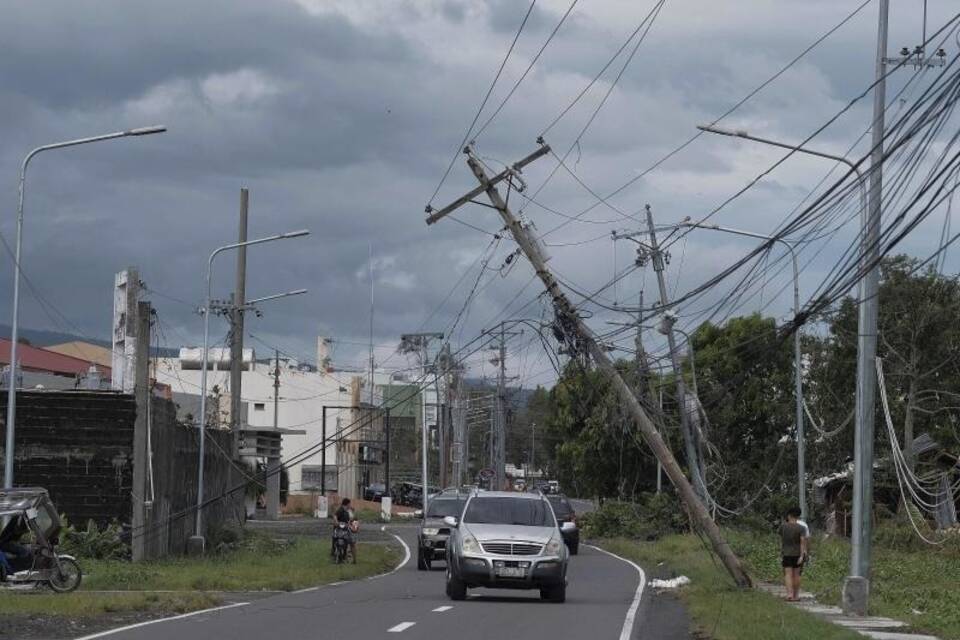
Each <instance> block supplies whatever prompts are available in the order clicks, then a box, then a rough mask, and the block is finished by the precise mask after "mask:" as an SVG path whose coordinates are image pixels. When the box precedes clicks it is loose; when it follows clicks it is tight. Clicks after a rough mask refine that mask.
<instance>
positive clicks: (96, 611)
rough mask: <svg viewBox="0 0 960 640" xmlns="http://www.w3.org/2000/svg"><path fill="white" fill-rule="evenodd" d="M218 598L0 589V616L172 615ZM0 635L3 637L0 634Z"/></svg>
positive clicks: (215, 602)
mask: <svg viewBox="0 0 960 640" xmlns="http://www.w3.org/2000/svg"><path fill="white" fill-rule="evenodd" d="M221 602H222V599H221V598H220V597H219V596H217V595H215V594H210V593H133V592H131V593H110V594H103V593H84V592H82V591H78V592H75V593H71V594H66V595H61V594H54V593H42V592H41V593H16V592H9V591H7V592H0V616H11V615H18V614H21V615H27V614H29V615H41V616H44V617H48V616H59V617H64V618H90V617H95V616H100V615H104V614H111V613H125V612H133V611H136V612H141V613H144V614H147V615H148V616H149V615H158V616H163V615H176V614H179V613H187V612H190V611H197V610H198V609H208V608H210V607H215V606H217V605H219V604H221ZM0 637H3V635H2V633H0Z"/></svg>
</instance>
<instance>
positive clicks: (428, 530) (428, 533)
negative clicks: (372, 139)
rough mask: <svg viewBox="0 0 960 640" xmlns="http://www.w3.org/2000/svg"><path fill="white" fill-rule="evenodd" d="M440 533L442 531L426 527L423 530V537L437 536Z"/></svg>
mask: <svg viewBox="0 0 960 640" xmlns="http://www.w3.org/2000/svg"><path fill="white" fill-rule="evenodd" d="M438 533H440V529H434V528H432V527H424V528H423V535H425V536H435V535H437V534H438Z"/></svg>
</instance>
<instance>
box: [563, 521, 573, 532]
mask: <svg viewBox="0 0 960 640" xmlns="http://www.w3.org/2000/svg"><path fill="white" fill-rule="evenodd" d="M576 528H577V525H576V523H575V522H563V523H561V524H560V531H573V530H574V529H576Z"/></svg>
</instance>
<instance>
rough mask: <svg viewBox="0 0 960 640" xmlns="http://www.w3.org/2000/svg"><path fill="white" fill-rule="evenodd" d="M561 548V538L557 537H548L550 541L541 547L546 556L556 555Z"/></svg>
mask: <svg viewBox="0 0 960 640" xmlns="http://www.w3.org/2000/svg"><path fill="white" fill-rule="evenodd" d="M562 548H563V540H558V539H557V538H550V541H549V542H548V543H547V546H545V547H544V548H543V551H544V553H545V554H546V555H548V556H558V555H560V551H561V549H562Z"/></svg>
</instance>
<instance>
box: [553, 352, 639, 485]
mask: <svg viewBox="0 0 960 640" xmlns="http://www.w3.org/2000/svg"><path fill="white" fill-rule="evenodd" d="M617 366H618V368H620V369H621V370H622V371H624V373H625V374H626V373H629V372H630V370H631V369H632V365H630V364H627V363H624V362H618V363H617ZM545 423H546V427H547V429H546V431H547V434H546V438H547V439H548V441H549V442H552V443H553V449H552V450H553V455H554V456H555V463H554V467H553V469H554V470H555V475H556V476H557V479H558V480H559V481H560V483H561V485H562V486H563V487H564V488H565V489H566V491H567V492H568V493H572V494H575V495H581V496H602V497H633V496H635V495H637V494H639V493H640V492H643V491H649V490H651V489H653V488H654V487H655V486H656V468H657V467H656V461H655V460H654V458H653V456H652V455H651V454H650V452H649V450H648V449H647V448H646V446H645V445H642V444H641V442H640V440H639V435H637V431H636V428H635V427H634V426H633V424H632V421H631V420H629V419H628V418H627V416H626V415H625V412H624V410H623V408H622V406H621V403H620V399H619V397H618V396H617V394H616V392H615V391H614V390H613V388H612V387H611V386H610V384H609V383H608V382H607V380H606V378H605V376H603V374H601V373H600V372H598V371H596V370H593V369H585V368H584V367H583V366H582V364H581V363H580V362H578V361H576V360H574V361H571V362H570V363H569V364H568V365H567V367H566V368H565V369H564V371H563V373H562V375H561V377H560V380H559V381H558V382H557V384H556V386H554V388H553V389H551V390H550V393H549V411H548V413H547V416H546V420H545Z"/></svg>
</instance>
